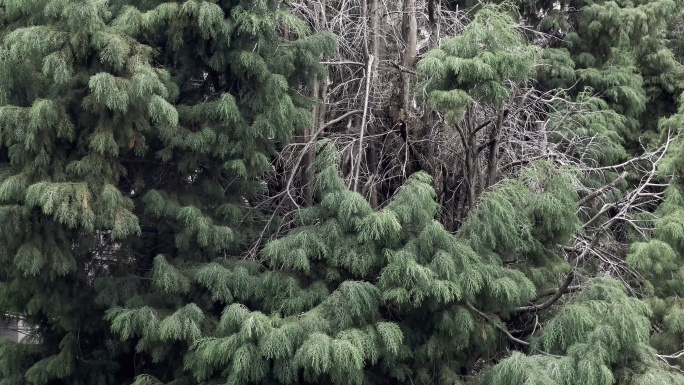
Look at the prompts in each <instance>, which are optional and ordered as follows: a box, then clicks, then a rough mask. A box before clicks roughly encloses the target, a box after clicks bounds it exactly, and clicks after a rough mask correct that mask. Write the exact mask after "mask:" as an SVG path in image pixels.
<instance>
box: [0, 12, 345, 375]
mask: <svg viewBox="0 0 684 385" xmlns="http://www.w3.org/2000/svg"><path fill="white" fill-rule="evenodd" d="M0 19H1V20H2V21H1V22H0V26H2V31H1V32H0V38H1V39H2V42H1V46H0V221H2V226H1V227H0V260H1V264H2V268H1V272H0V314H3V315H6V316H10V317H11V316H20V317H22V318H23V320H24V322H25V323H26V324H27V325H28V326H29V327H30V328H31V330H32V332H33V334H34V335H35V338H33V339H32V340H31V341H30V342H32V343H31V344H25V343H22V344H16V343H12V342H9V341H5V340H3V341H2V343H1V344H0V357H2V358H1V359H0V378H1V379H0V381H1V382H2V383H3V384H5V383H6V384H24V383H30V384H62V383H63V384H121V383H130V382H131V381H133V378H134V377H136V376H137V375H139V374H149V375H152V376H156V377H157V378H158V379H159V380H160V381H168V382H171V381H174V380H176V381H181V382H182V381H183V377H184V375H183V370H182V367H183V355H184V352H185V349H186V348H187V346H189V344H191V343H192V342H193V341H194V339H196V338H197V337H198V336H199V335H201V334H202V333H203V332H204V331H205V329H206V328H211V325H212V320H213V319H214V317H213V316H212V313H213V314H219V313H220V309H219V310H217V308H216V307H215V306H216V304H218V303H220V302H221V301H225V302H228V303H230V302H231V301H232V299H229V296H230V293H229V292H226V291H224V292H222V293H223V294H222V295H223V296H222V297H221V296H219V297H217V296H216V295H217V294H211V293H208V292H207V291H206V290H204V289H202V288H201V287H197V286H195V285H191V283H190V281H188V279H187V278H184V277H185V276H186V275H188V274H189V271H198V273H197V274H199V272H201V271H203V270H202V267H205V270H204V271H206V268H209V269H210V268H211V266H212V265H207V263H209V262H211V261H213V260H214V259H216V258H221V257H224V256H226V255H232V254H235V253H239V252H240V250H241V248H242V245H244V244H245V243H249V240H250V237H252V236H253V233H252V231H251V230H250V229H251V228H254V227H256V226H260V225H259V224H257V221H259V215H258V214H259V213H258V212H256V211H253V210H248V208H249V206H251V205H254V204H255V202H256V201H255V198H256V197H258V194H260V192H262V191H263V188H264V187H263V182H261V181H260V180H259V176H260V175H263V174H264V173H266V172H268V170H269V168H270V165H269V158H270V157H271V156H272V154H273V151H274V146H275V143H276V142H287V141H288V140H289V139H290V138H291V136H292V135H293V134H294V133H296V132H298V130H301V129H302V128H303V127H305V126H306V125H307V124H309V122H310V118H309V113H308V106H309V104H310V103H309V101H308V100H305V99H304V98H302V97H301V96H299V95H298V94H297V93H296V92H294V91H293V90H294V89H293V87H294V86H296V85H299V84H306V83H307V82H309V81H310V80H311V78H312V77H313V76H315V75H316V74H317V73H319V72H320V71H321V68H320V66H319V64H318V61H319V59H320V56H321V55H322V54H324V53H326V52H331V50H332V49H334V43H333V41H332V40H331V39H330V38H329V37H326V36H311V35H309V34H308V32H307V27H306V25H304V24H303V23H302V22H301V21H299V20H297V19H296V18H294V17H293V16H292V15H290V14H289V13H287V12H286V11H284V10H282V9H279V8H278V7H277V4H276V2H272V1H264V2H252V1H243V2H239V3H238V2H235V3H232V2H222V3H221V4H218V3H215V2H205V1H194V0H190V1H184V2H150V1H143V2H138V1H131V2H126V1H114V2H111V3H108V2H106V1H98V0H40V1H15V0H6V1H1V2H0ZM284 30H288V31H290V33H289V36H290V38H289V40H284V39H283V38H282V33H281V32H282V31H284ZM207 266H208V267H207ZM199 276H201V274H199ZM178 279H181V280H180V281H178ZM202 282H205V283H208V282H207V281H204V280H202ZM193 283H194V282H193ZM216 284H217V285H225V282H223V281H218V282H216ZM116 306H120V307H123V306H125V307H126V308H127V309H128V310H127V311H128V312H129V314H132V316H133V315H134V316H135V320H136V321H135V322H137V323H138V324H142V323H143V322H144V321H147V320H148V319H143V318H142V317H144V316H145V315H149V316H151V317H154V318H155V319H156V320H157V322H158V323H159V324H158V325H152V324H148V323H146V324H145V325H146V326H148V327H154V328H155V329H158V332H159V334H158V335H156V336H154V337H151V338H150V337H148V338H147V339H141V340H140V341H136V342H135V343H131V342H130V341H123V342H121V341H120V340H119V338H118V336H117V337H114V336H113V335H112V333H111V327H112V326H113V327H114V328H115V329H117V325H120V324H121V321H120V319H121V317H123V316H122V315H120V314H119V313H117V311H116V310H111V311H110V312H109V313H107V314H109V318H108V319H105V317H104V316H105V312H106V311H107V309H109V308H112V307H116ZM112 319H113V320H114V321H113V323H110V320H112ZM181 326H182V328H181ZM179 328H180V329H179ZM117 330H119V329H117ZM128 330H129V331H128V332H129V333H130V332H132V331H131V330H132V329H128ZM119 331H120V330H119Z"/></svg>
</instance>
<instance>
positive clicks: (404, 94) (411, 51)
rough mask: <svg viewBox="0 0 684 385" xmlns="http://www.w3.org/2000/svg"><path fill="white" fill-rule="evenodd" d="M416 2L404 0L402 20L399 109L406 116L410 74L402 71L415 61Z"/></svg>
mask: <svg viewBox="0 0 684 385" xmlns="http://www.w3.org/2000/svg"><path fill="white" fill-rule="evenodd" d="M416 11H417V10H416V0H404V9H403V19H402V38H403V40H404V44H405V46H404V52H403V55H402V58H401V65H402V67H403V68H402V70H401V108H402V109H403V110H404V113H405V114H407V113H408V111H409V108H410V101H411V74H410V73H408V72H407V71H405V70H404V69H410V68H411V67H413V63H414V62H415V60H416V48H417V47H416V45H417V42H418V23H417V21H416Z"/></svg>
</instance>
